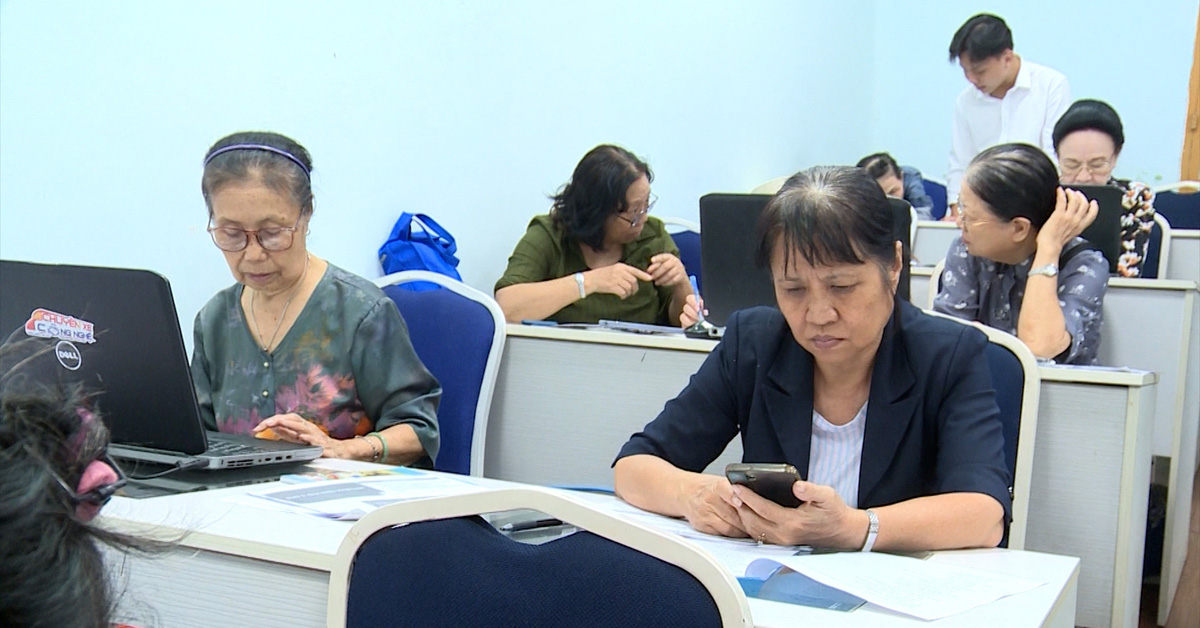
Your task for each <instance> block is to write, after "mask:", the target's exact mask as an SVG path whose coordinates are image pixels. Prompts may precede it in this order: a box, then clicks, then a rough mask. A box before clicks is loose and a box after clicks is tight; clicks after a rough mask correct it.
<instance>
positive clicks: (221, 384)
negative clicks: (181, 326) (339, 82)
mask: <svg viewBox="0 0 1200 628" xmlns="http://www.w3.org/2000/svg"><path fill="white" fill-rule="evenodd" d="M311 173H312V160H311V158H310V157H309V154H308V151H306V150H305V149H304V147H303V146H301V145H299V144H298V143H296V142H295V141H293V140H291V139H290V138H287V137H284V136H282V135H279V134H276V133H235V134H233V135H230V136H228V137H225V138H223V139H221V140H219V141H218V142H217V143H216V144H214V145H213V146H212V148H210V149H209V151H208V154H207V156H206V157H205V160H204V177H203V180H202V183H201V190H202V192H203V193H204V201H205V203H206V204H207V205H208V218H209V228H208V231H209V233H210V234H211V235H212V239H213V242H214V243H215V244H216V245H217V248H219V249H220V250H221V251H222V253H223V254H224V256H225V262H226V263H227V264H228V265H229V270H230V271H231V272H232V273H233V277H234V279H235V280H236V281H237V283H235V284H234V285H233V286H231V287H229V288H226V289H224V290H222V291H221V292H219V293H217V295H216V296H214V297H213V298H212V300H210V301H209V302H208V304H207V305H205V306H204V308H203V309H202V310H201V311H200V313H199V314H198V315H197V316H196V324H195V348H194V354H193V357H192V378H193V380H194V383H195V387H196V396H197V399H198V401H199V402H200V410H201V415H202V417H203V418H204V421H205V424H206V425H207V427H208V428H209V429H212V430H220V431H223V432H235V433H243V434H245V433H254V434H257V435H259V436H263V437H273V438H280V439H283V440H287V441H292V442H298V443H307V444H311V445H318V446H321V447H323V448H324V455H325V456H326V457H330V458H352V459H358V460H369V461H373V462H386V463H390V464H418V465H422V466H430V465H432V461H433V460H434V459H435V458H436V456H437V452H438V424H437V416H436V415H437V407H438V402H439V400H440V399H441V393H442V390H441V386H439V385H438V382H437V380H436V379H434V377H433V375H431V374H430V373H429V371H428V370H426V368H425V366H424V365H423V364H421V360H420V359H419V358H418V357H417V354H416V352H415V351H414V350H413V346H412V342H411V341H410V340H409V337H408V329H407V327H406V326H405V324H404V320H403V319H402V318H401V317H400V312H399V311H398V310H397V309H396V306H395V304H394V303H393V302H392V301H391V300H390V299H389V298H388V297H387V296H385V295H384V294H383V292H382V291H381V290H379V288H377V287H375V285H374V284H372V283H371V282H369V281H367V280H366V279H363V278H361V277H358V276H357V275H354V274H352V273H349V272H347V271H345V270H342V269H341V268H338V267H337V266H334V265H333V264H330V263H329V262H327V261H325V260H323V259H321V258H319V257H317V256H315V255H313V254H311V253H310V252H309V251H308V247H307V235H308V228H309V221H310V219H311V218H312V213H313V194H312V181H311Z"/></svg>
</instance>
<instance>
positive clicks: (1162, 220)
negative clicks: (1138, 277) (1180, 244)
mask: <svg viewBox="0 0 1200 628" xmlns="http://www.w3.org/2000/svg"><path fill="white" fill-rule="evenodd" d="M1171 231H1172V227H1171V223H1170V222H1169V221H1167V219H1166V217H1164V216H1163V215H1162V214H1159V213H1155V214H1154V226H1153V227H1152V228H1151V229H1150V242H1149V243H1148V244H1147V245H1146V259H1145V260H1143V261H1142V279H1166V278H1167V260H1168V259H1169V256H1170V255H1171V237H1172V235H1171Z"/></svg>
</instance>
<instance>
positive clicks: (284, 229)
mask: <svg viewBox="0 0 1200 628" xmlns="http://www.w3.org/2000/svg"><path fill="white" fill-rule="evenodd" d="M302 220H304V212H300V217H299V218H297V219H296V224H294V225H292V226H290V227H269V228H266V229H242V228H240V227H214V226H211V225H210V226H209V227H208V229H206V231H208V235H209V237H211V238H212V241H213V244H214V245H216V247H217V248H218V249H221V250H222V251H225V252H226V253H240V252H242V251H245V250H246V247H248V246H250V234H254V240H255V241H256V242H258V246H259V248H261V249H262V250H264V251H269V252H271V253H279V252H280V251H286V250H288V249H290V248H292V245H294V244H295V243H296V231H297V230H298V229H299V228H300V221H302ZM223 229H225V230H229V231H241V232H242V238H244V239H245V242H244V243H243V244H242V246H241V247H239V248H236V249H227V248H225V247H223V246H221V244H220V243H219V242H217V233H216V232H217V231H221V230H223ZM263 231H277V232H278V233H279V234H280V235H282V234H284V233H287V234H290V237H289V238H288V243H287V246H285V247H282V248H278V249H275V248H268V247H267V246H266V245H265V244H263V241H262V235H260V234H261V233H262V232H263Z"/></svg>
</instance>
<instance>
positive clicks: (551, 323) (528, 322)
mask: <svg viewBox="0 0 1200 628" xmlns="http://www.w3.org/2000/svg"><path fill="white" fill-rule="evenodd" d="M521 324H522V325H536V326H538V327H557V326H558V323H556V322H554V321H536V320H533V319H531V318H526V319H524V320H522V321H521Z"/></svg>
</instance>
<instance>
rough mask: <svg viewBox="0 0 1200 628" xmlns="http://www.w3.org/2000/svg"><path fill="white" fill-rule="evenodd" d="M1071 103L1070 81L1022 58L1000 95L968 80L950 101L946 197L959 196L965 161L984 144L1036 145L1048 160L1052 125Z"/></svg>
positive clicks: (1057, 72)
mask: <svg viewBox="0 0 1200 628" xmlns="http://www.w3.org/2000/svg"><path fill="white" fill-rule="evenodd" d="M1070 104H1071V86H1070V85H1069V84H1068V83H1067V77H1065V76H1063V74H1062V73H1061V72H1059V71H1057V70H1053V69H1051V68H1048V67H1046V66H1044V65H1038V64H1036V63H1032V62H1030V61H1026V60H1024V59H1021V69H1020V70H1018V71H1017V80H1016V82H1015V83H1014V84H1013V86H1012V88H1011V89H1009V90H1008V93H1006V94H1004V98H994V97H992V96H990V95H988V94H985V93H983V92H981V91H979V90H978V89H975V86H974V85H968V86H967V88H966V89H964V90H963V91H962V93H960V94H959V95H958V100H957V101H956V102H955V104H954V135H953V139H952V141H951V144H950V171H949V173H947V175H946V199H947V200H948V201H949V202H951V203H954V202H957V201H958V191H959V190H960V189H961V187H962V178H963V174H964V173H965V172H966V169H967V164H970V163H971V160H972V159H974V158H975V156H976V155H978V154H979V153H980V152H981V151H983V150H984V149H985V148H988V147H991V146H995V145H996V144H1006V143H1008V142H1025V143H1027V144H1033V145H1034V146H1038V147H1040V148H1041V149H1042V150H1043V151H1045V153H1046V154H1047V155H1049V156H1050V158H1051V159H1053V158H1054V143H1053V141H1051V138H1050V135H1051V133H1052V132H1053V131H1054V124H1055V123H1056V122H1058V118H1059V117H1060V116H1062V114H1063V112H1064V111H1066V110H1067V107H1068V106H1070Z"/></svg>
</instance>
